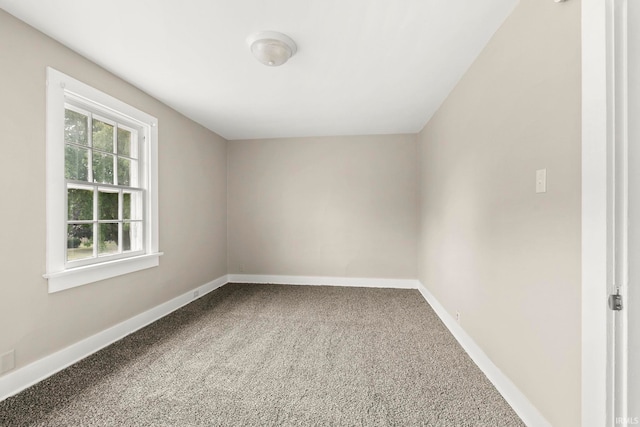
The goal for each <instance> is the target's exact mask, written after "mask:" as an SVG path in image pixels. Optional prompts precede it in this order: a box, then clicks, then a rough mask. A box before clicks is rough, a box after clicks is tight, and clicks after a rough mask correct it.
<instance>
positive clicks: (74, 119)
mask: <svg viewBox="0 0 640 427" xmlns="http://www.w3.org/2000/svg"><path fill="white" fill-rule="evenodd" d="M88 122H89V117H87V116H85V115H84V114H81V113H76V112H75V111H72V110H67V109H65V110H64V142H69V143H73V144H80V145H89V138H88V136H89V134H88V132H87V128H88V127H89V126H88V124H87V123H88Z"/></svg>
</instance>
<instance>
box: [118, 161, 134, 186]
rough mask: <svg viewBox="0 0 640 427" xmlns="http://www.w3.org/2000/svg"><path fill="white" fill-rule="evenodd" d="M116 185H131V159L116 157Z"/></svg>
mask: <svg viewBox="0 0 640 427" xmlns="http://www.w3.org/2000/svg"><path fill="white" fill-rule="evenodd" d="M118 185H126V186H131V160H129V159H125V158H122V157H118Z"/></svg>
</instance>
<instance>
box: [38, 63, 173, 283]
mask: <svg viewBox="0 0 640 427" xmlns="http://www.w3.org/2000/svg"><path fill="white" fill-rule="evenodd" d="M157 128H158V126H157V120H156V119H155V118H154V117H151V116H149V115H148V114H146V113H144V112H142V111H139V110H137V109H135V108H133V107H131V106H129V105H127V104H125V103H123V102H121V101H118V100H117V99H115V98H113V97H111V96H109V95H106V94H104V93H102V92H100V91H98V90H96V89H93V88H91V87H89V86H87V85H85V84H84V83H81V82H79V81H77V80H75V79H73V78H71V77H69V76H67V75H64V74H62V73H60V72H59V71H56V70H54V69H52V68H48V69H47V274H45V277H46V278H47V279H48V281H49V292H57V291H60V290H63V289H67V288H71V287H74V286H80V285H83V284H87V283H91V282H95V281H98V280H103V279H107V278H110V277H114V276H118V275H121V274H127V273H130V272H133V271H137V270H141V269H144V268H150V267H154V266H157V265H158V263H159V259H158V258H159V256H160V255H161V254H160V253H159V252H158V221H157V217H158V213H157V134H158V131H157Z"/></svg>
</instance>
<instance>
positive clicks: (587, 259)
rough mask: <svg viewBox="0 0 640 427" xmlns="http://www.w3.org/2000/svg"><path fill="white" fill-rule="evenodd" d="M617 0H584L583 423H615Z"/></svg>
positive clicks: (592, 424) (601, 424)
mask: <svg viewBox="0 0 640 427" xmlns="http://www.w3.org/2000/svg"><path fill="white" fill-rule="evenodd" d="M614 2H615V0H582V4H581V6H582V425H583V426H606V427H612V426H614V399H613V398H614V381H613V379H614V375H613V372H614V371H613V355H614V352H613V331H614V327H613V326H614V324H613V320H614V318H613V312H612V311H611V310H609V309H608V307H607V297H608V294H609V293H610V284H612V283H613V277H614V264H615V258H614V254H615V252H614V244H615V238H614V228H613V225H614V220H615V218H614V215H615V211H614V203H615V198H614V194H615V193H614V184H615V180H614V178H615V177H614V173H615V169H614V160H615V159H614V155H615V151H614V146H615V145H614V144H615V120H616V117H615V114H614V112H615V108H614V107H615V104H614V103H615V96H614V90H615V86H614V79H615V74H614V72H615V68H614V64H615V55H614V47H615V45H614V40H615V34H614V19H615V16H614Z"/></svg>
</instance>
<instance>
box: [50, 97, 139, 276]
mask: <svg viewBox="0 0 640 427" xmlns="http://www.w3.org/2000/svg"><path fill="white" fill-rule="evenodd" d="M83 107H84V106H79V105H77V104H76V102H70V100H68V99H67V102H65V105H64V108H65V109H69V110H71V111H75V112H77V113H80V114H83V115H85V116H87V144H88V145H86V146H85V145H82V144H76V143H73V142H67V141H66V140H65V138H63V144H64V145H65V146H67V145H69V146H73V147H79V148H82V149H86V150H87V151H88V156H87V169H88V171H87V179H88V180H89V181H87V182H85V181H79V180H70V179H66V177H65V182H66V191H65V204H64V205H65V209H66V211H67V212H66V215H65V216H64V217H65V219H66V221H65V230H67V231H66V232H65V233H66V234H67V239H68V226H69V225H73V224H88V223H91V224H92V229H93V233H92V239H93V248H92V249H93V251H92V256H91V257H90V258H81V259H77V260H69V253H68V244H66V245H65V248H64V253H65V257H64V258H65V265H66V267H68V268H73V267H80V266H83V265H90V264H97V263H102V262H104V261H107V260H112V259H113V260H116V259H121V258H129V257H133V256H137V255H141V254H144V253H146V249H147V248H146V244H147V240H146V227H145V225H144V224H145V218H146V216H145V213H146V208H147V207H146V203H145V200H146V198H145V189H144V187H143V180H142V179H141V178H142V173H141V172H142V171H141V168H142V167H143V163H142V162H143V161H144V160H143V158H142V154H143V152H144V149H143V143H144V137H143V132H141V130H140V129H137V128H136V127H135V126H131V124H129V123H127V120H126V119H125V120H119V119H118V118H112V117H109V116H106V115H104V114H99V113H94V112H93V111H91V110H89V109H85V108H83ZM94 119H95V120H99V121H102V122H104V123H107V124H110V125H113V151H112V152H109V151H106V150H101V149H99V148H96V147H94V146H93V145H94V144H93V120H94ZM123 122H124V123H123ZM118 129H124V130H127V131H129V132H131V139H130V145H131V146H133V144H134V143H135V148H136V150H135V151H134V150H133V149H132V148H133V147H130V153H132V154H137V156H135V157H134V156H125V155H120V154H119V153H118V139H117V138H118ZM94 151H95V152H98V153H105V154H109V155H113V163H114V165H113V181H114V184H109V183H99V182H94V176H93V153H94ZM135 152H137V153H135ZM118 158H124V159H128V160H131V161H132V162H131V164H135V165H136V168H135V171H134V170H131V169H130V177H129V180H130V182H131V181H132V180H133V178H134V175H135V179H136V180H137V184H138V185H137V186H122V185H118ZM134 172H135V173H134ZM82 187H84V188H92V189H93V220H92V221H86V220H85V221H79V220H69V219H68V208H69V204H68V200H67V198H68V192H69V189H70V188H82ZM100 187H102V188H104V189H105V190H107V189H108V190H111V191H113V190H117V192H118V220H99V219H98V197H99V192H100V190H99V188H100ZM126 191H128V192H131V193H132V194H133V193H137V194H138V196H137V200H138V203H140V204H141V205H142V206H141V209H140V212H139V214H138V218H141V219H126V220H125V219H124V218H123V208H124V206H123V205H124V203H123V194H124V192H126ZM106 223H111V224H118V250H117V252H116V253H109V254H100V253H99V243H100V238H101V236H100V224H106ZM125 223H129V224H140V228H139V231H140V233H141V236H140V237H139V241H138V242H136V244H135V246H136V247H138V246H139V247H140V249H139V250H128V251H124V250H123V249H124V246H123V237H124V236H123V232H124V230H123V228H124V227H123V226H124V224H125ZM131 230H132V228H131V226H130V232H131ZM130 245H131V247H134V244H133V241H131V242H130Z"/></svg>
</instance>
